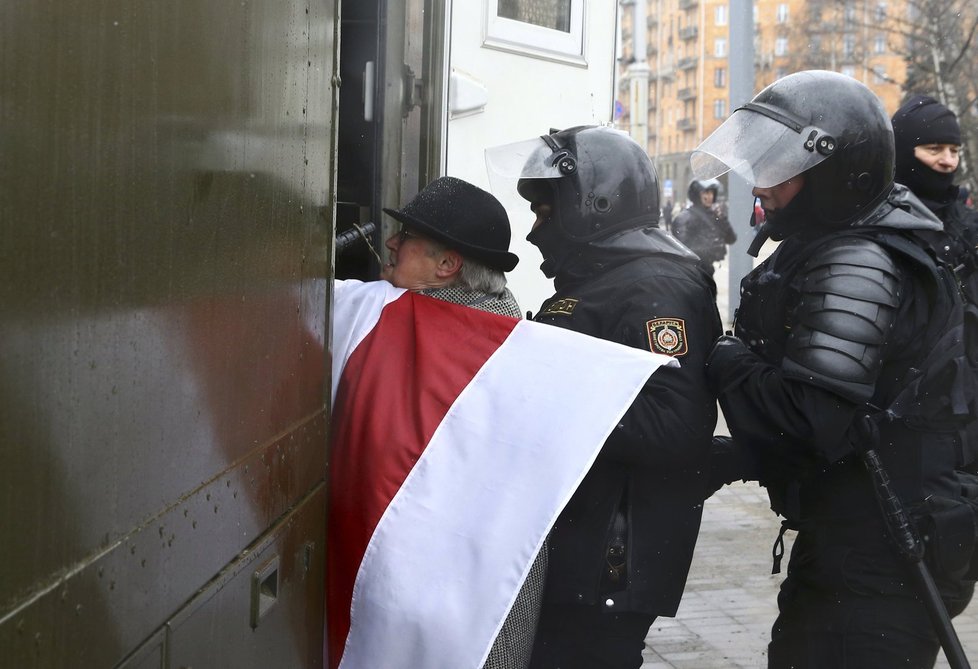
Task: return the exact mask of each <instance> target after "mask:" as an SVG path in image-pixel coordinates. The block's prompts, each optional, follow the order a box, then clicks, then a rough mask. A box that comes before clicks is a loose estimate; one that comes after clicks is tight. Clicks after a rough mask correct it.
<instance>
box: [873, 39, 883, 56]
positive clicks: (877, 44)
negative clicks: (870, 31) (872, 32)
mask: <svg viewBox="0 0 978 669" xmlns="http://www.w3.org/2000/svg"><path fill="white" fill-rule="evenodd" d="M873 51H875V52H876V53H886V35H877V36H876V39H874V40H873Z"/></svg>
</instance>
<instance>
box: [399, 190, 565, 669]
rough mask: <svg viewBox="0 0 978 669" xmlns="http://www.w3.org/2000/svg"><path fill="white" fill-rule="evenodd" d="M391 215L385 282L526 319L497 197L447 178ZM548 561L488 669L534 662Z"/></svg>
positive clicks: (517, 606) (522, 596) (540, 565)
mask: <svg viewBox="0 0 978 669" xmlns="http://www.w3.org/2000/svg"><path fill="white" fill-rule="evenodd" d="M384 212H385V213H387V214H388V215H390V216H391V217H393V218H394V219H396V220H397V221H399V222H400V223H401V229H400V230H399V231H398V232H396V233H394V234H393V235H391V236H390V237H389V238H388V239H387V241H386V243H385V244H386V246H387V249H388V251H389V252H390V258H389V260H388V262H387V263H386V264H385V265H384V267H383V268H382V270H381V278H382V279H386V280H387V281H390V282H391V283H392V284H394V285H395V286H397V287H398V288H407V289H408V290H412V291H416V292H419V293H421V294H423V295H428V296H429V297H433V298H436V299H439V300H444V301H446V302H453V303H455V304H462V305H465V306H469V307H472V308H474V309H480V310H482V311H489V312H492V313H495V314H501V315H503V316H512V317H514V318H519V317H520V307H519V305H518V304H517V303H516V299H515V298H514V297H513V294H512V293H511V292H510V291H509V289H508V288H506V275H505V274H504V273H505V272H508V271H510V270H511V269H513V268H514V267H515V266H516V263H517V262H518V261H519V258H517V257H516V255H514V254H513V253H510V251H509V243H510V238H511V231H510V227H509V217H508V216H507V215H506V209H505V208H504V207H503V205H502V204H501V203H500V202H499V200H497V199H496V198H495V197H494V196H493V195H492V194H491V193H488V192H486V191H484V190H482V189H481V188H479V187H477V186H474V185H472V184H470V183H468V182H466V181H463V180H462V179H458V178H455V177H441V178H438V179H435V180H434V181H432V182H431V183H430V184H428V185H427V186H425V187H424V188H423V189H422V190H421V192H419V193H418V194H417V195H416V196H415V197H414V198H413V199H412V200H411V201H410V202H408V203H407V204H406V205H405V206H404V207H403V208H401V209H384ZM546 564H547V563H546V551H541V553H540V555H539V556H538V558H537V560H536V561H535V562H534V564H533V567H532V568H531V569H530V573H529V574H528V575H527V577H526V581H525V582H524V585H523V588H522V589H521V590H520V593H519V595H518V596H517V600H516V602H515V603H514V604H513V607H512V609H511V612H510V614H509V616H508V617H507V619H506V621H505V622H504V623H503V627H502V629H501V630H500V632H499V635H498V636H497V637H496V641H495V643H494V644H493V647H492V650H491V651H490V652H489V657H488V659H487V660H486V663H485V669H517V668H522V667H525V666H526V663H527V662H528V661H529V657H530V651H531V650H532V647H533V646H532V644H533V637H534V634H535V632H536V624H537V618H538V617H539V612H540V606H541V599H542V597H543V582H544V577H545V575H546Z"/></svg>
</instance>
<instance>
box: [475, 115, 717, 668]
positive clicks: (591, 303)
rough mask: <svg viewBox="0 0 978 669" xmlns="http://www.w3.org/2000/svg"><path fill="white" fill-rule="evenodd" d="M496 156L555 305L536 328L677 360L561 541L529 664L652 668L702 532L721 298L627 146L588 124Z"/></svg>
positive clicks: (650, 393)
mask: <svg viewBox="0 0 978 669" xmlns="http://www.w3.org/2000/svg"><path fill="white" fill-rule="evenodd" d="M487 158H488V162H489V167H490V170H491V171H498V172H500V173H502V174H507V173H508V174H514V175H518V176H520V177H521V178H520V179H519V181H518V184H517V188H518V191H519V194H520V195H521V196H522V197H523V198H524V199H526V200H527V201H528V202H529V203H530V209H531V210H532V211H533V212H534V213H535V215H536V220H535V222H534V223H533V229H532V231H531V232H530V234H529V235H528V237H527V239H528V240H529V241H530V242H531V243H533V244H534V245H536V246H537V248H539V249H540V252H541V253H542V255H543V259H544V261H543V265H542V266H541V268H542V270H543V271H544V273H545V274H546V275H547V276H548V277H553V279H554V283H555V287H556V292H555V294H554V295H553V296H552V297H550V298H549V299H547V300H546V301H544V303H543V305H542V306H541V307H540V310H539V312H538V313H537V315H536V319H535V320H537V321H540V322H544V323H550V324H552V325H554V326H557V327H563V328H568V329H571V330H575V331H578V332H583V333H586V334H589V335H593V336H596V337H600V338H602V339H608V340H611V341H616V342H619V343H622V344H627V345H629V346H634V347H636V348H642V349H646V350H650V351H653V352H656V353H661V354H665V355H669V356H673V357H674V358H676V359H678V360H679V361H680V366H679V367H668V368H667V367H663V368H660V369H659V370H658V371H656V373H655V374H653V375H652V377H651V379H650V381H649V382H648V384H647V385H646V386H645V388H644V389H643V390H642V392H641V393H640V394H639V396H638V397H637V398H636V400H635V402H634V404H633V405H632V406H631V408H630V409H629V410H628V412H627V413H626V414H625V416H624V417H623V418H622V420H621V423H620V425H619V426H618V428H617V429H616V430H614V431H613V433H612V434H611V435H609V437H608V439H607V441H606V443H605V445H604V447H603V448H602V451H601V453H600V455H599V456H598V459H597V461H596V462H595V463H594V466H593V467H592V469H591V470H590V472H589V473H588V475H587V476H586V478H585V479H584V480H583V481H582V483H581V485H580V487H579V488H578V490H577V491H576V493H575V494H574V496H573V497H572V499H571V500H570V501H569V503H568V504H567V506H566V507H565V509H564V511H563V512H562V513H561V515H560V517H559V518H558V520H557V522H556V524H555V526H554V528H553V531H552V532H551V535H550V554H549V571H548V574H547V583H546V587H545V591H544V605H543V611H542V614H541V618H540V622H539V626H538V631H537V639H536V643H535V647H534V652H533V659H532V660H531V665H530V666H531V667H535V668H538V669H543V668H546V669H553V668H554V667H563V668H565V669H573V668H575V667H580V668H582V669H584V668H586V669H593V668H595V667H616V668H617V667H640V666H641V664H642V649H643V648H644V640H645V637H646V636H647V634H648V630H649V627H650V626H651V624H652V622H653V621H654V620H655V618H656V616H660V615H665V616H672V615H675V613H676V609H677V607H678V605H679V600H680V597H681V595H682V591H683V588H684V586H685V581H686V575H687V572H688V570H689V565H690V560H691V558H692V554H693V547H694V544H695V541H696V536H697V533H698V531H699V525H700V517H701V514H702V503H701V502H702V499H703V496H704V491H705V487H706V473H707V468H706V465H707V457H708V452H709V447H710V439H711V435H712V433H713V429H714V427H715V424H716V403H715V400H714V398H713V397H712V395H711V394H710V392H709V390H708V388H707V384H706V378H705V375H704V373H703V364H704V362H705V360H706V355H707V353H708V352H709V350H710V347H711V346H712V344H713V341H714V340H715V338H716V337H717V336H718V335H719V334H720V333H721V332H722V330H721V325H720V318H719V314H718V313H717V309H716V304H715V302H714V300H713V291H714V290H715V287H714V285H713V281H712V279H710V277H709V276H707V275H706V274H705V273H704V272H703V270H702V269H701V268H700V267H699V266H698V264H697V259H696V257H695V256H694V255H693V254H692V253H691V252H690V251H689V250H688V249H686V248H685V247H683V246H682V245H681V244H678V243H677V242H676V241H675V240H674V239H673V238H672V237H670V236H669V235H667V234H665V233H664V232H662V231H661V230H659V229H658V228H657V227H656V226H657V223H658V215H659V201H658V199H659V185H658V180H657V177H656V174H655V170H654V168H653V166H652V162H651V160H650V159H649V157H648V155H647V154H646V153H645V151H644V150H643V149H642V147H640V146H639V145H638V144H637V143H636V142H635V141H634V140H632V139H631V138H630V137H629V136H628V135H627V134H625V133H623V132H620V131H617V130H613V129H611V128H606V127H591V126H584V127H575V128H571V129H568V130H563V131H553V132H552V133H550V134H547V135H544V136H542V137H538V138H534V139H532V140H529V141H528V142H523V143H517V144H516V145H509V146H505V147H499V148H497V149H492V150H490V151H489V152H488V154H487ZM507 162H508V163H510V164H511V166H510V167H509V168H507V167H506V166H505V164H506V163H507ZM580 391H581V392H582V393H589V392H600V390H598V389H592V388H581V389H580Z"/></svg>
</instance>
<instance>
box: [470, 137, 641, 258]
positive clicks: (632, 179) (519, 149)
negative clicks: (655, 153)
mask: <svg viewBox="0 0 978 669" xmlns="http://www.w3.org/2000/svg"><path fill="white" fill-rule="evenodd" d="M486 160H487V163H488V167H489V170H490V172H497V173H499V174H501V175H506V176H516V177H518V178H519V181H518V182H517V190H518V191H519V194H520V195H521V196H522V197H523V198H524V199H525V200H528V201H529V202H531V203H547V204H550V205H551V206H552V207H553V216H552V221H551V222H552V223H553V224H556V226H557V228H558V229H559V236H560V237H562V238H563V239H565V240H567V241H570V242H572V243H586V242H590V241H594V240H597V239H603V238H605V237H608V236H609V235H611V234H614V233H616V232H621V231H624V230H632V229H638V228H645V227H654V226H655V225H657V223H658V218H659V180H658V178H657V177H656V174H655V168H654V167H653V166H652V161H651V160H650V159H649V156H648V154H647V153H646V152H645V151H644V150H643V149H642V147H641V146H639V144H638V143H637V142H636V141H635V140H633V139H632V138H631V137H630V136H629V135H628V134H627V133H625V132H622V131H620V130H615V129H613V128H608V127H604V126H577V127H574V128H569V129H567V130H559V131H558V130H555V131H551V133H549V134H547V135H543V136H541V137H535V138H533V139H531V140H527V141H524V142H517V143H516V144H509V145H506V146H501V147H496V148H494V149H490V150H489V151H487V152H486Z"/></svg>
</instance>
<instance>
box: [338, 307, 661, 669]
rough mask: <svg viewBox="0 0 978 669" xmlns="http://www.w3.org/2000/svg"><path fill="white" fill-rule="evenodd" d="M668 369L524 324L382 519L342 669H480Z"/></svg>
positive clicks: (641, 356)
mask: <svg viewBox="0 0 978 669" xmlns="http://www.w3.org/2000/svg"><path fill="white" fill-rule="evenodd" d="M662 364H678V363H676V361H675V360H673V359H672V358H668V357H666V356H657V355H653V354H651V353H648V352H645V351H639V350H637V349H631V348H627V347H624V346H620V345H617V344H612V343H609V342H605V341H602V340H599V339H595V338H592V337H586V336H583V335H580V334H577V333H574V332H570V331H567V330H562V329H560V328H555V327H552V326H548V325H541V324H538V323H533V322H527V321H523V322H520V323H519V324H518V325H517V327H516V329H515V330H514V331H513V333H512V334H511V335H510V336H509V338H508V339H507V340H506V341H505V342H504V343H503V344H502V346H501V347H500V348H499V349H498V350H497V351H496V352H495V353H494V354H493V356H492V357H490V359H489V360H488V361H487V362H486V364H485V365H484V366H483V367H482V369H481V370H480V371H479V373H478V374H477V375H476V376H475V378H474V379H473V380H472V381H471V383H470V384H469V385H468V386H467V387H466V388H465V389H464V390H463V391H462V393H461V394H460V395H459V397H458V399H457V400H456V401H455V403H454V404H453V405H452V407H451V408H450V409H449V412H448V414H447V415H446V417H445V419H444V420H443V421H442V423H441V424H440V426H439V427H438V429H437V430H436V432H435V434H434V435H433V436H432V439H431V441H430V443H429V445H428V448H427V449H426V450H425V452H424V455H423V456H422V457H421V459H420V460H419V461H418V463H417V464H416V465H415V466H414V468H413V470H412V471H411V473H410V474H409V476H408V478H407V480H406V481H405V482H404V484H403V486H402V487H401V489H400V490H399V492H398V493H397V495H396V496H395V497H394V499H393V501H392V502H391V504H390V506H389V507H388V508H387V510H386V512H385V514H384V515H383V517H382V518H381V520H380V523H379V524H378V526H377V528H376V530H375V532H374V534H373V536H372V538H371V541H370V544H369V546H368V547H367V550H366V553H365V555H364V558H363V561H362V563H361V566H360V570H359V573H358V575H357V579H356V583H355V586H354V592H353V604H352V611H351V627H350V633H349V636H348V637H347V644H346V649H345V651H344V653H343V660H342V664H341V666H342V667H345V668H347V669H360V668H364V669H366V668H369V669H385V668H390V669H401V668H403V667H419V668H420V667H424V668H425V669H437V668H439V667H443V668H444V669H465V668H466V667H471V668H472V669H477V668H478V667H480V666H481V665H482V664H483V663H484V661H485V658H486V656H487V655H488V652H489V649H490V647H491V645H492V642H493V640H494V639H495V637H496V635H497V633H498V631H499V628H500V626H501V625H502V622H503V620H504V618H505V617H506V615H507V613H508V611H509V608H510V607H511V605H512V603H513V600H514V599H515V597H516V594H517V592H518V591H519V589H520V586H521V585H522V582H523V580H524V579H525V577H526V574H527V572H528V571H529V568H530V566H531V564H532V562H533V559H534V557H535V556H536V553H537V551H538V550H539V549H540V546H541V544H542V542H543V540H544V538H545V537H546V535H547V533H548V532H549V531H550V528H551V526H552V525H553V522H554V521H555V520H556V517H557V515H558V514H559V513H560V511H561V509H563V507H564V505H565V504H566V503H567V501H568V499H569V498H570V496H571V494H572V493H573V492H574V490H575V489H576V488H577V486H578V484H579V483H580V481H581V479H582V478H583V477H584V475H585V473H586V472H587V470H588V468H589V467H590V466H591V463H592V462H593V461H594V458H595V457H596V456H597V454H598V451H599V450H600V448H601V446H602V444H603V443H604V441H605V439H606V438H607V437H608V435H609V434H610V433H611V431H612V430H613V429H614V427H615V426H616V425H617V423H618V421H619V420H620V418H621V416H622V415H623V414H624V412H625V410H626V409H627V408H628V406H629V405H630V404H631V403H632V401H633V400H634V398H635V396H636V395H637V394H638V392H639V390H640V389H641V388H642V386H643V385H644V383H645V381H646V380H647V379H648V377H649V375H650V374H652V372H654V371H655V369H657V368H658V367H659V366H660V365H662Z"/></svg>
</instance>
